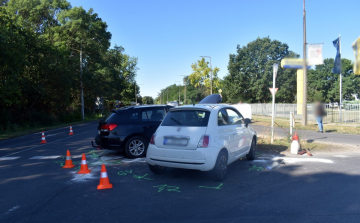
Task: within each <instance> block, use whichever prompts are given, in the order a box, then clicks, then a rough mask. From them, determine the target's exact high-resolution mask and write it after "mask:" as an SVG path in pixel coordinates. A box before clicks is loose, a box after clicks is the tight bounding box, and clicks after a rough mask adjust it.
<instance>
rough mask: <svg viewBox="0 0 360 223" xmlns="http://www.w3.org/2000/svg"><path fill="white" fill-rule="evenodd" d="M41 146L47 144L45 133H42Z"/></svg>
mask: <svg viewBox="0 0 360 223" xmlns="http://www.w3.org/2000/svg"><path fill="white" fill-rule="evenodd" d="M40 143H41V144H44V143H47V142H46V140H45V134H44V131H42V134H41V142H40Z"/></svg>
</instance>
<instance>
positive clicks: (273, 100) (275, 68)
mask: <svg viewBox="0 0 360 223" xmlns="http://www.w3.org/2000/svg"><path fill="white" fill-rule="evenodd" d="M277 70H278V64H276V63H274V65H273V90H272V117H271V143H274V121H275V120H274V119H275V79H276V73H277Z"/></svg>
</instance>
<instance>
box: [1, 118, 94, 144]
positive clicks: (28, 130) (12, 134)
mask: <svg viewBox="0 0 360 223" xmlns="http://www.w3.org/2000/svg"><path fill="white" fill-rule="evenodd" d="M100 118H101V117H100V116H97V115H96V116H89V117H87V118H85V120H82V121H78V122H69V123H59V124H56V125H51V126H39V127H35V128H19V129H18V130H16V131H5V132H1V133H0V140H5V139H11V138H15V137H18V136H23V135H28V134H32V133H36V132H41V131H48V130H52V129H57V128H62V127H66V126H70V125H76V124H81V123H85V122H91V121H95V120H98V119H100Z"/></svg>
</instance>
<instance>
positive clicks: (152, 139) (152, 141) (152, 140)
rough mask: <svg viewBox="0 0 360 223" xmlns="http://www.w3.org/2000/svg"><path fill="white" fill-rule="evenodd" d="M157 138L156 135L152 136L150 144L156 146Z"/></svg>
mask: <svg viewBox="0 0 360 223" xmlns="http://www.w3.org/2000/svg"><path fill="white" fill-rule="evenodd" d="M155 136H156V134H154V135H152V136H151V139H150V144H153V145H155Z"/></svg>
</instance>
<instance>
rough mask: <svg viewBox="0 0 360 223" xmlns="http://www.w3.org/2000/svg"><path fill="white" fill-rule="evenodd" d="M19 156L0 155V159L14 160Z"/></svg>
mask: <svg viewBox="0 0 360 223" xmlns="http://www.w3.org/2000/svg"><path fill="white" fill-rule="evenodd" d="M19 158H20V156H11V157H0V160H16V159H19Z"/></svg>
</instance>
